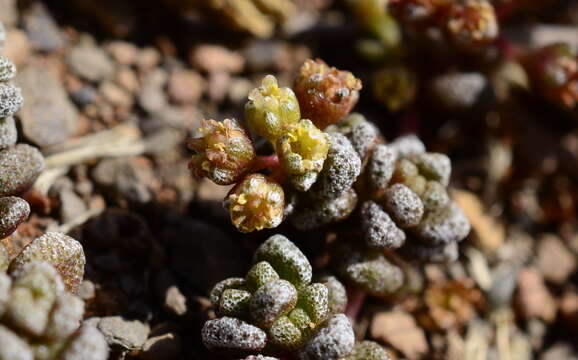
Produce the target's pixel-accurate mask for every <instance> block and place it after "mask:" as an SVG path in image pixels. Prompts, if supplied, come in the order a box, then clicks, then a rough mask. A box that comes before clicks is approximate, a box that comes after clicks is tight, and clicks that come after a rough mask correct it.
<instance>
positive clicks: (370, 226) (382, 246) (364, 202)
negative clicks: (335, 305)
mask: <svg viewBox="0 0 578 360" xmlns="http://www.w3.org/2000/svg"><path fill="white" fill-rule="evenodd" d="M329 131H330V132H336V133H340V134H343V136H345V137H346V138H347V139H348V140H349V142H350V143H351V144H352V146H353V148H354V149H355V150H356V155H357V156H358V157H359V158H360V160H361V163H362V165H363V168H362V170H361V175H360V176H359V177H358V178H357V181H356V182H355V184H354V185H353V188H354V189H355V191H356V193H357V194H359V195H358V196H359V197H360V198H361V200H360V201H359V206H358V211H357V219H355V220H354V221H359V225H360V226H359V230H351V231H348V232H347V233H345V234H341V235H340V241H338V242H337V244H336V245H335V247H334V249H333V259H332V260H333V264H334V269H335V271H336V272H337V274H339V275H340V277H341V278H342V279H344V280H346V281H347V282H348V283H350V284H353V285H355V286H356V287H357V288H359V289H361V290H363V291H365V292H366V293H369V294H371V295H373V296H377V297H381V298H386V297H388V296H390V295H391V294H393V293H395V292H396V291H397V290H399V289H400V288H401V287H402V285H403V284H404V275H403V272H402V270H401V269H400V268H399V267H397V266H396V265H394V264H392V263H391V262H390V261H389V260H388V258H387V253H388V252H390V251H392V250H398V253H399V254H400V255H402V256H404V257H405V258H406V259H408V260H411V261H419V262H450V261H455V260H456V259H457V257H458V242H459V241H461V240H463V239H464V238H465V237H466V236H467V235H468V233H469V231H470V224H469V221H468V219H467V218H466V216H465V215H464V213H463V212H462V211H461V209H460V208H459V207H458V205H457V204H456V203H455V202H454V201H452V200H451V198H450V196H449V194H448V189H447V187H448V184H449V180H450V174H451V162H450V159H449V158H448V157H447V156H446V155H444V154H439V153H429V152H426V150H425V145H424V144H423V143H422V142H421V141H420V140H419V139H418V138H417V137H416V136H414V135H408V136H402V137H400V138H398V139H395V140H394V141H393V142H391V143H385V141H384V140H383V139H382V137H381V135H380V134H379V132H378V130H377V129H376V128H375V127H374V126H373V125H372V124H371V123H370V122H368V121H367V120H366V119H365V118H364V117H363V116H361V115H359V114H352V115H350V116H349V117H348V118H347V119H346V120H345V121H344V122H342V123H341V124H339V126H337V127H334V128H331V129H329ZM308 228H309V227H308Z"/></svg>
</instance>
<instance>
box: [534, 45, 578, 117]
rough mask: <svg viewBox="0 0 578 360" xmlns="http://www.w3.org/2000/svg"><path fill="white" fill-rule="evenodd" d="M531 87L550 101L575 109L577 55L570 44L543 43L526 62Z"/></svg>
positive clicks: (577, 71)
mask: <svg viewBox="0 0 578 360" xmlns="http://www.w3.org/2000/svg"><path fill="white" fill-rule="evenodd" d="M525 65H526V68H527V70H528V73H529V75H530V80H531V82H532V87H533V88H534V89H535V90H536V91H537V92H539V93H540V94H541V95H542V96H543V97H545V98H546V99H547V100H548V101H550V102H552V103H554V104H555V105H559V106H562V107H567V108H569V109H572V108H574V107H575V106H576V103H577V102H578V55H577V54H576V52H575V51H573V50H572V49H571V47H570V46H569V45H568V44H565V43H556V44H552V45H548V46H544V47H542V48H540V49H538V50H536V51H535V52H533V53H532V54H530V55H529V56H528V58H527V59H526V61H525Z"/></svg>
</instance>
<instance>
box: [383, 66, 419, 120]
mask: <svg viewBox="0 0 578 360" xmlns="http://www.w3.org/2000/svg"><path fill="white" fill-rule="evenodd" d="M417 89H418V78H417V75H416V74H415V73H414V72H413V71H412V70H411V69H409V68H408V67H406V66H390V67H386V68H384V69H382V70H380V71H379V72H377V73H376V74H375V75H374V76H373V96H374V97H375V99H376V100H377V101H379V102H380V103H382V104H384V105H385V106H387V108H388V109H389V110H390V111H398V110H401V109H404V108H406V107H407V106H408V105H410V104H411V103H412V102H413V101H414V99H415V96H416V94H417Z"/></svg>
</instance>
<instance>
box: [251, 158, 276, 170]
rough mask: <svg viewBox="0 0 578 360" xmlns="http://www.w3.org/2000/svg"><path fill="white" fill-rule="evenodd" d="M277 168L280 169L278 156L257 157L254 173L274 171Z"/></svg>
mask: <svg viewBox="0 0 578 360" xmlns="http://www.w3.org/2000/svg"><path fill="white" fill-rule="evenodd" d="M277 167H279V158H278V157H277V155H268V156H257V158H256V159H255V162H254V163H253V171H260V170H264V169H269V170H271V171H273V170H274V169H275V168H277Z"/></svg>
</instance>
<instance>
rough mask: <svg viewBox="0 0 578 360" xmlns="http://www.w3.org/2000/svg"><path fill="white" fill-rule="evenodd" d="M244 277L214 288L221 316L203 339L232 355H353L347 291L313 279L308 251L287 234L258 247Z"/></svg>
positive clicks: (204, 332)
mask: <svg viewBox="0 0 578 360" xmlns="http://www.w3.org/2000/svg"><path fill="white" fill-rule="evenodd" d="M253 263H254V265H253V267H252V268H251V269H250V270H249V272H248V273H247V275H246V276H245V278H230V279H226V280H224V281H221V282H219V283H218V284H216V285H215V287H214V288H213V290H212V291H211V294H210V297H211V302H212V304H213V306H214V309H215V312H216V314H217V318H215V319H213V320H209V321H207V322H206V323H205V325H204V327H203V330H202V340H203V343H204V344H205V346H206V347H207V348H208V349H209V350H211V351H214V352H218V353H221V354H224V355H228V356H230V357H236V358H239V357H241V358H242V357H243V356H249V357H247V359H267V357H266V356H273V357H274V358H275V357H287V356H292V357H293V358H297V359H304V360H305V359H318V360H322V359H325V360H331V359H335V360H337V359H340V358H342V357H343V356H346V355H349V354H350V353H351V351H352V349H353V345H354V335H353V330H352V327H351V324H350V322H349V320H348V319H347V317H345V315H343V314H336V313H334V312H333V311H335V310H341V309H343V308H344V307H345V304H346V303H347V298H346V295H345V291H344V289H343V288H342V287H340V285H338V284H336V283H334V282H335V281H337V280H336V279H335V278H331V277H324V278H322V279H321V281H323V282H325V283H328V284H331V285H330V286H326V285H325V284H324V283H312V282H311V280H312V268H311V265H310V264H309V261H308V260H307V258H306V257H305V255H304V254H303V253H302V252H301V251H300V250H299V249H298V248H297V247H296V246H295V245H294V244H293V243H292V242H291V241H289V240H288V239H287V238H286V237H284V236H282V235H274V236H272V237H271V238H269V239H268V240H267V241H265V242H264V243H263V244H262V245H261V246H260V247H259V248H258V249H257V251H256V253H255V256H254V259H253Z"/></svg>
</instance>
